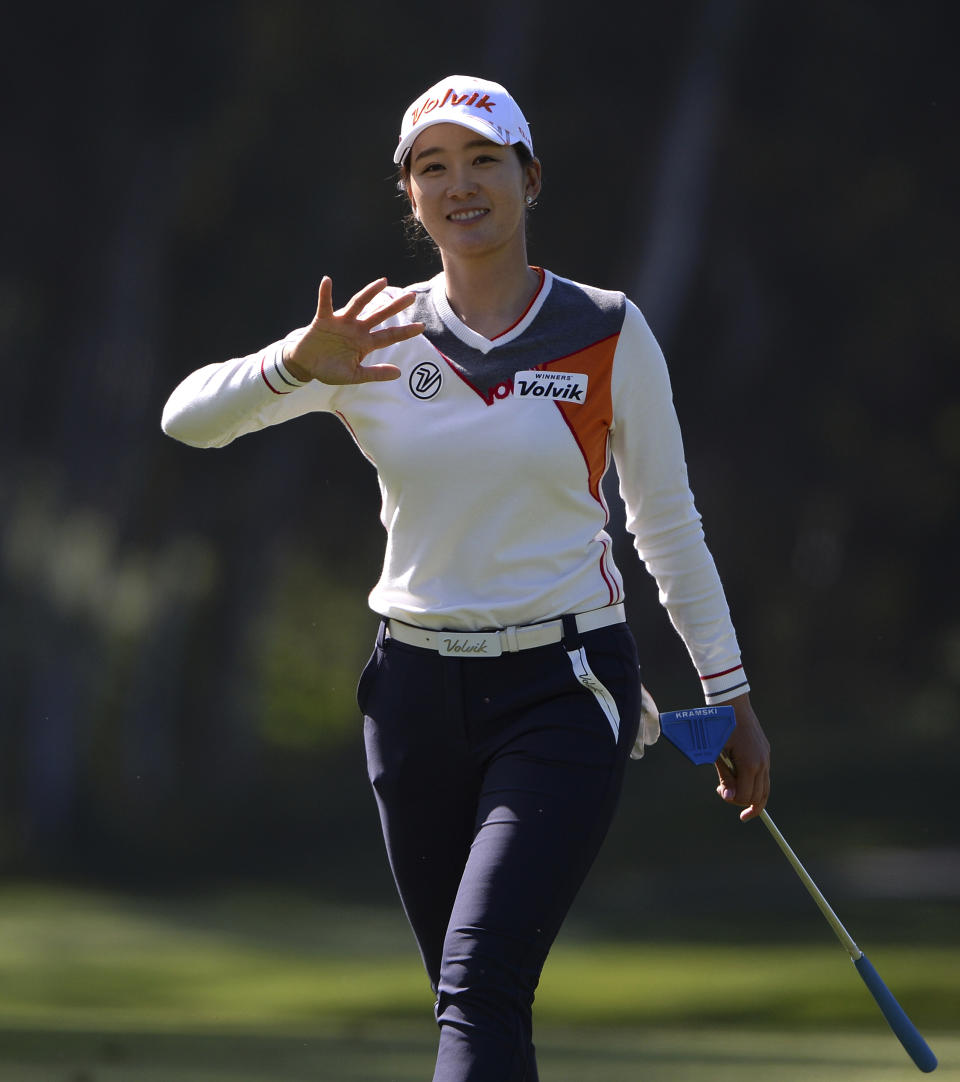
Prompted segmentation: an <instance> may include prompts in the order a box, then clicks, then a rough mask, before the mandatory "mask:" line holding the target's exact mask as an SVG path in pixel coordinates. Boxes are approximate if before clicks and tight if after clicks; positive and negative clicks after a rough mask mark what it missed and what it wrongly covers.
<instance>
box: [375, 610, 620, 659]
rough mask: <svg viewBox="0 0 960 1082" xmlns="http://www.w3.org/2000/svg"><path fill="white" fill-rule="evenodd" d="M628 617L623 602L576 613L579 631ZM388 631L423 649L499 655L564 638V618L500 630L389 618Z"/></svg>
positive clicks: (449, 654)
mask: <svg viewBox="0 0 960 1082" xmlns="http://www.w3.org/2000/svg"><path fill="white" fill-rule="evenodd" d="M626 618H627V614H626V611H625V609H624V607H623V605H609V606H607V607H606V608H604V609H593V610H591V611H590V612H580V613H577V617H576V620H577V630H578V631H595V630H596V629H597V628H599V627H610V626H611V625H612V624H622V623H624V621H625V620H626ZM387 631H388V632H389V635H390V638H391V639H396V640H397V642H402V643H406V644H407V646H420V647H423V649H424V650H436V651H437V653H439V654H443V655H444V656H446V657H499V656H500V655H501V654H502V653H504V652H506V653H515V652H516V651H517V650H532V649H533V648H534V647H535V646H549V645H550V644H551V643H555V642H560V641H561V640H562V639H563V621H562V620H546V621H545V622H544V623H542V624H526V625H525V626H523V627H504V628H501V629H500V630H499V631H427V630H426V628H422V627H414V626H413V625H412V624H404V623H401V622H400V621H399V620H388V621H387Z"/></svg>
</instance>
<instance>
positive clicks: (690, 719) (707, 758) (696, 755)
mask: <svg viewBox="0 0 960 1082" xmlns="http://www.w3.org/2000/svg"><path fill="white" fill-rule="evenodd" d="M736 723H737V722H736V717H735V715H734V712H733V707H732V706H697V707H692V708H691V709H689V710H668V711H664V712H662V713H661V714H660V731H661V732H662V733H663V735H664V736H665V737H666V738H667V740H669V741H670V743H671V744H673V745H674V747H676V748H678V749H679V750H680V751H681V752H683V754H684V755H685V756H686V757H687V758H688V759H690V760H691V762H694V763H697V764H701V765H702V764H704V763H715V762H716V761H717V760H718V759H719V760H721V761H722V762H723V763H724V764H725V765H726V766H727V768H728V769H729V770H730V771H732V772H733V773H734V774H736V768H735V766H734V764H733V762H732V761H731V759H730V757H729V756H728V755H727V754H726V752H725V751H724V747H725V745H726V743H727V740H728V739H729V738H730V734H731V733H732V732H733V730H734V728H735V726H736ZM760 820H761V821H762V822H763V825H764V826H765V827H766V828H767V830H769V831H770V834H771V835H772V836H773V840H774V841H775V842H776V843H777V845H778V846H779V847H780V850H781V852H782V853H783V855H784V856H785V857H786V858H787V860H788V861H789V862H790V865H791V867H792V868H793V870H794V871H795V872H796V873H797V875H798V876H799V877H800V882H801V883H803V885H804V886H805V887H806V888H807V891H808V892H809V894H810V897H811V898H813V900H814V901H815V902H816V903H817V907H818V908H819V910H820V912H821V913H822V914H823V915H824V917H825V918H826V920H827V923H828V924H829V925H830V927H831V928H832V929H833V932H834V934H835V935H836V937H837V939H839V940H840V942H841V943H842V944H843V946H844V948H845V949H846V951H847V953H848V954H849V955H850V960H851V961H852V962H853V964H854V966H855V967H856V970H857V972H858V973H859V974H860V977H861V978H862V980H863V983H864V984H865V985H866V986H867V988H868V989H869V991H870V994H871V995H872V996H873V998H874V999H875V1000H876V1002H877V1006H878V1007H879V1008H880V1011H881V1013H882V1014H883V1017H884V1018H885V1019H886V1020H887V1024H888V1025H889V1026H890V1028H891V1029H892V1030H893V1032H894V1034H895V1036H896V1037H897V1040H899V1042H900V1043H901V1044H902V1045H903V1047H904V1048H905V1049H906V1051H907V1055H909V1056H910V1058H911V1059H912V1060H913V1062H914V1063H915V1064H916V1065H917V1067H919V1068H920V1070H921V1071H923V1072H924V1073H925V1074H929V1072H930V1071H933V1070H934V1069H935V1068H936V1066H937V1057H936V1056H935V1055H934V1054H933V1051H932V1050H931V1048H930V1046H929V1045H928V1044H927V1042H926V1041H925V1040H924V1039H923V1037H921V1036H920V1033H919V1031H918V1030H917V1027H916V1026H915V1025H914V1024H913V1023H912V1022H911V1021H910V1019H909V1018H908V1017H907V1014H906V1012H905V1011H904V1009H903V1008H902V1007H901V1006H900V1004H899V1003H898V1002H897V1001H896V999H895V998H894V996H893V994H892V993H891V991H890V989H889V988H887V986H886V985H885V984H884V983H883V980H882V979H881V977H880V974H879V973H878V972H877V971H876V970H875V969H874V968H873V965H872V964H871V962H870V960H869V959H868V958H867V956H866V955H865V954H864V953H863V951H862V950H861V949H860V948H859V947H858V946H857V944H856V943H855V942H854V941H853V937H852V936H851V935H850V933H849V932H848V931H847V930H846V928H844V926H843V925H842V924H841V923H840V919H839V918H838V917H837V914H836V913H834V911H833V910H832V909H831V908H830V905H829V903H828V902H827V899H826V898H824V896H823V894H821V892H820V890H819V888H818V887H817V885H816V883H814V881H813V880H812V879H811V878H810V876H809V874H808V873H807V870H806V869H805V868H804V866H803V865H802V864H801V863H800V861H799V860H798V859H797V855H796V853H794V851H793V850H792V849H791V848H790V846H789V845H788V844H787V841H786V839H785V838H784V836H783V835H782V834H781V833H780V831H779V830H778V829H777V827H776V824H775V823H774V821H773V820H772V819H771V818H770V816H769V815H768V814H767V812H766V810H764V811H761V812H760Z"/></svg>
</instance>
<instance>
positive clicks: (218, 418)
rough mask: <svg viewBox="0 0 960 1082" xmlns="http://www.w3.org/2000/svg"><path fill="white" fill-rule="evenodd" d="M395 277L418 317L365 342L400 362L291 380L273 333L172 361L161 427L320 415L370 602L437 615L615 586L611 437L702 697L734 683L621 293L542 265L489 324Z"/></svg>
mask: <svg viewBox="0 0 960 1082" xmlns="http://www.w3.org/2000/svg"><path fill="white" fill-rule="evenodd" d="M411 288H412V289H413V290H414V291H415V292H416V294H417V300H416V302H415V304H413V305H412V306H411V307H410V308H408V309H407V310H405V311H404V312H403V313H401V314H400V315H399V316H397V317H394V320H395V321H403V322H406V321H422V322H423V323H425V325H426V329H425V331H424V333H423V334H422V335H419V336H417V337H416V338H413V339H410V340H408V341H406V342H401V343H398V344H397V345H394V346H390V347H387V348H386V349H383V350H381V351H378V352H377V353H376V354H375V355H374V356H373V357H372V358H371V359H372V360H374V361H376V362H377V363H391V364H394V365H396V366H397V367H398V368H399V369H400V370H401V373H402V375H401V378H400V379H397V380H393V381H388V382H376V383H366V384H359V385H351V386H329V385H325V384H322V383H320V382H318V381H316V380H314V381H311V382H310V383H307V384H303V383H301V382H300V381H298V380H296V379H295V378H294V377H293V376H292V375H291V374H290V372H288V371H287V369H286V368H285V367H284V365H283V360H282V350H283V345H284V341H286V339H285V340H283V341H280V342H276V343H274V344H273V345H270V346H267V348H266V349H263V350H261V351H260V352H258V353H254V354H251V355H250V356H247V357H242V358H239V359H236V360H231V361H226V362H223V363H221V364H212V365H207V366H206V367H204V368H200V369H198V370H197V371H195V372H194V373H192V374H191V375H190V376H188V377H187V378H186V379H185V380H184V381H183V382H182V383H181V384H180V385H179V386H178V387H177V388H176V390H175V391H174V392H173V394H172V395H171V397H170V399H169V401H168V402H167V406H166V409H165V410H164V415H163V429H164V431H165V432H166V433H167V434H168V435H170V436H173V437H174V438H175V439H178V440H181V441H183V442H185V443H188V444H191V445H194V446H197V447H222V446H224V445H226V444H228V443H230V442H231V441H232V440H234V439H235V438H236V437H237V436H241V435H243V434H245V433H248V432H252V431H255V430H257V429H260V428H264V427H266V426H268V425H273V424H278V423H279V422H281V421H285V420H288V419H289V418H291V417H297V416H301V415H303V414H306V413H310V412H326V413H334V414H336V415H337V416H338V417H339V418H340V419H341V421H343V423H344V424H345V425H346V426H347V427H348V429H349V430H350V433H351V434H352V436H353V438H354V440H355V441H356V443H357V444H358V446H359V447H360V449H361V451H362V452H363V453H364V455H366V457H367V458H368V459H369V460H370V461H371V462H372V463H373V465H374V466H375V467H376V470H377V475H378V478H379V483H380V490H381V495H382V511H381V516H380V517H381V522H382V523H383V526H384V528H385V529H386V531H387V544H386V553H385V557H384V563H383V572H382V574H381V577H380V581H379V582H378V583H377V585H376V586H375V587H374V589H373V591H372V593H371V594H370V606H371V608H372V609H373V610H374V611H375V612H377V613H380V614H381V615H383V616H387V617H394V618H396V619H399V620H402V621H404V622H406V623H409V624H415V625H419V626H421V627H425V628H430V629H438V630H439V629H445V628H448V629H451V630H474V631H476V630H483V629H490V628H499V627H509V626H513V625H523V624H530V623H535V622H538V621H541V620H546V619H550V618H553V617H556V616H558V615H560V614H562V613H567V612H585V611H587V610H590V609H597V608H601V607H603V606H607V605H613V604H617V603H619V602H620V601H622V600H623V580H622V578H621V575H620V572H619V571H618V569H617V567H616V566H615V564H614V562H613V558H612V545H611V539H610V536H609V535H608V533H607V532H606V528H605V527H606V524H607V519H608V514H607V507H606V504H605V501H604V496H603V490H602V488H601V480H602V477H603V474H604V472H605V470H606V468H607V466H608V465H609V461H610V455H611V454H612V455H613V457H614V460H615V461H616V464H617V471H618V473H619V476H620V489H621V494H622V496H623V499H624V503H625V506H626V512H627V528H628V529H629V530H630V532H631V533H632V534H633V536H634V539H635V545H636V549H637V552H638V553H639V555H640V558H641V559H642V560H643V561H644V563H645V564H646V566H647V569H648V570H649V571H650V573H651V574H652V575H653V576H654V578H655V579H656V581H657V584H658V586H659V590H660V600H661V602H662V603H663V604H664V606H665V607H666V609H667V611H668V613H669V616H670V619H671V621H672V622H673V625H674V627H675V628H676V629H677V631H678V632H679V634H680V636H681V637H682V639H683V641H684V643H685V645H686V647H687V650H688V651H689V653H690V656H691V659H692V661H693V664H694V666H695V667H696V669H697V672H698V674H699V676H700V678H701V682H702V686H703V691H704V696H705V698H706V701H707V702H708V703H716V702H722V701H724V700H726V699H729V698H732V697H733V696H735V695H739V694H741V693H742V692H744V691H746V690H748V685H747V683H746V677H745V675H744V671H743V668H742V666H741V663H740V651H739V647H738V645H737V640H736V635H735V632H734V629H733V625H732V623H731V620H730V616H729V610H728V608H727V604H726V600H725V598H724V593H723V587H722V585H721V583H720V579H719V576H718V574H717V571H716V567H715V564H714V561H713V558H712V556H711V554H710V552H709V550H708V548H707V546H706V543H705V541H704V536H703V530H702V528H701V524H700V516H699V514H698V513H697V510H696V507H695V505H694V500H693V495H692V493H691V491H690V487H689V484H688V480H687V470H686V463H685V461H684V454H683V445H682V441H681V437H680V429H679V425H678V423H677V417H676V413H675V410H674V407H673V400H672V394H671V389H670V381H669V377H668V374H667V369H666V364H665V362H664V359H663V354H662V353H661V351H660V348H659V346H658V345H657V342H656V340H655V339H654V337H653V334H652V333H651V331H650V329H649V327H648V326H647V324H646V321H645V320H644V318H643V316H642V315H641V313H640V311H639V310H638V309H637V308H636V307H635V306H634V305H633V304H632V303H631V302H630V301H628V300H627V299H626V298H625V297H624V296H623V294H620V293H611V292H606V291H602V290H597V289H594V288H591V287H588V286H583V285H580V284H577V283H574V282H571V281H568V280H566V279H563V278H559V277H557V276H555V275H553V274H551V273H550V272H544V274H543V284H542V287H541V289H540V291H539V293H538V294H537V296H536V298H535V299H534V301H533V303H532V304H531V306H530V308H529V309H528V310H527V311H526V313H525V314H524V315H523V317H522V318H521V319H520V320H519V321H518V322H517V323H516V324H515V325H514V326H513V327H511V328H510V329H509V330H507V331H506V332H504V333H503V334H501V335H499V336H498V337H497V338H495V339H492V340H490V339H486V338H484V337H483V336H482V335H479V334H477V333H476V332H475V331H473V330H471V329H470V328H469V327H467V326H466V325H465V324H464V323H462V322H461V321H460V320H459V319H458V318H457V316H456V315H455V314H454V313H453V311H452V309H451V308H450V305H449V303H448V301H447V298H446V294H445V290H444V280H443V275H442V274H441V275H438V276H437V277H436V278H434V279H433V280H432V281H431V282H427V283H423V284H420V285H416V286H413V287H411ZM400 292H406V291H401V290H396V289H393V288H389V289H387V290H386V291H385V293H386V295H387V296H395V295H397V294H399V293H400ZM384 300H385V297H384V296H381V297H380V298H378V299H377V301H376V302H375V305H376V306H378V307H379V306H380V305H382V304H383V303H384ZM385 325H388V324H385ZM302 333H303V332H302V331H295V332H293V335H291V336H290V337H292V336H294V335H298V334H302Z"/></svg>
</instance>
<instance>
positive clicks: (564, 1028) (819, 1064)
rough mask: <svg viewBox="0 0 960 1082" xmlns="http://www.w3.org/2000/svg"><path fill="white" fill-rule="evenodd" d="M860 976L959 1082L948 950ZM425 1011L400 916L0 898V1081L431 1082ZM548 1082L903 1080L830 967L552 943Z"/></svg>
mask: <svg viewBox="0 0 960 1082" xmlns="http://www.w3.org/2000/svg"><path fill="white" fill-rule="evenodd" d="M870 956H871V959H872V960H873V962H874V964H875V965H876V966H877V968H878V969H879V970H880V972H881V974H882V975H883V977H884V979H885V980H886V982H887V983H888V984H889V986H890V987H891V989H892V990H893V992H894V994H895V995H896V996H897V997H898V999H899V1000H900V1002H901V1003H902V1004H903V1006H904V1008H905V1009H906V1010H907V1012H908V1013H909V1014H910V1015H911V1017H912V1018H913V1020H914V1021H915V1022H916V1023H917V1025H918V1026H919V1028H920V1029H921V1031H922V1032H923V1033H924V1034H925V1035H926V1036H927V1038H928V1040H929V1041H930V1043H931V1045H932V1046H933V1048H934V1051H935V1052H937V1054H938V1055H939V1056H940V1059H941V1069H940V1071H939V1072H938V1074H937V1077H938V1078H941V1079H956V1080H960V1037H958V1036H957V1023H958V1020H960V949H958V948H957V947H950V948H943V949H935V948H932V947H929V946H927V947H923V948H917V949H909V948H907V947H904V946H902V945H898V946H887V947H872V949H871V951H870ZM431 1006H432V1003H431V994H430V991H429V988H428V987H427V983H426V979H425V977H424V976H423V974H422V972H421V969H420V965H419V961H418V958H417V955H416V951H415V948H414V945H413V941H412V938H411V936H410V933H409V931H408V930H407V928H406V926H405V924H404V922H403V919H402V916H401V915H400V914H399V911H394V910H392V909H386V910H380V909H368V908H364V907H343V906H329V905H323V904H320V903H318V902H316V901H315V900H314V899H311V898H309V897H308V896H305V895H302V894H284V893H280V892H275V891H274V892H267V891H260V892H256V891H245V892H239V893H238V892H232V893H223V894H214V895H209V896H206V897H204V898H183V899H176V898H167V899H157V898H138V897H125V896H119V895H108V894H100V893H96V892H89V891H77V890H73V891H65V890H56V889H52V888H50V889H47V888H36V887H29V886H21V887H7V888H5V889H4V890H2V891H0V1082H40V1080H41V1079H42V1080H43V1082H47V1080H50V1082H115V1080H116V1082H119V1080H121V1079H122V1080H123V1082H153V1080H155V1079H156V1080H158V1082H159V1080H160V1079H165V1080H167V1082H194V1080H197V1082H200V1080H201V1079H202V1080H204V1082H218V1080H219V1079H227V1078H229V1079H230V1080H231V1082H266V1080H268V1079H269V1080H270V1082H298V1080H300V1079H303V1080H304V1082H306V1080H308V1079H309V1080H311V1082H313V1080H323V1082H327V1080H329V1082H339V1080H343V1082H354V1080H360V1079H369V1080H371V1082H373V1080H378V1082H381V1080H382V1082H385V1080H388V1079H395V1080H397V1082H402V1080H406V1079H411V1080H412V1079H419V1080H425V1079H428V1078H429V1077H430V1075H431V1070H432V1068H431V1062H432V1057H433V1048H434V1042H435V1032H434V1026H433V1023H432V1019H431ZM537 1021H538V1030H537V1033H538V1047H539V1048H540V1058H541V1066H542V1071H541V1073H542V1076H543V1077H544V1079H545V1082H614V1080H617V1082H619V1080H621V1079H634V1078H636V1079H652V1080H655V1082H672V1080H674V1079H676V1080H686V1079H694V1078H706V1077H709V1078H710V1079H711V1080H712V1082H716V1080H721V1082H723V1080H725V1079H728V1078H729V1079H730V1080H733V1079H735V1078H736V1079H737V1080H738V1082H739V1080H741V1079H746V1080H750V1082H754V1080H755V1082H760V1080H761V1079H763V1080H767V1079H778V1080H779V1079H783V1080H785V1082H786V1080H789V1082H798V1080H801V1079H814V1078H816V1079H820V1080H826V1082H830V1080H832V1079H837V1078H842V1079H857V1080H858V1079H863V1080H864V1082H866V1080H867V1079H871V1080H876V1079H887V1078H889V1079H894V1078H909V1077H915V1076H916V1075H917V1072H916V1070H915V1069H914V1068H913V1067H912V1065H911V1064H910V1062H909V1060H908V1059H907V1057H906V1054H905V1053H904V1052H903V1051H902V1050H901V1048H900V1046H899V1045H898V1044H897V1042H896V1040H895V1038H893V1036H892V1035H891V1034H890V1033H889V1031H888V1030H887V1028H886V1026H885V1024H884V1022H883V1019H882V1017H881V1016H880V1015H879V1012H878V1011H877V1009H876V1006H875V1005H874V1003H873V1001H872V999H871V998H870V997H869V995H868V993H867V991H866V989H865V988H864V987H863V985H862V983H861V981H860V979H859V977H858V976H857V974H856V972H855V970H854V968H853V966H852V965H851V964H850V962H849V960H848V959H847V957H846V954H845V952H844V951H843V950H842V949H841V948H840V947H839V946H837V945H836V944H835V943H834V942H833V939H832V937H831V936H830V934H829V932H828V931H825V934H824V938H823V941H822V942H817V943H815V944H812V945H810V944H807V945H805V944H798V945H792V946H787V947H780V948H775V947H769V946H762V947H761V946H757V945H750V946H746V945H738V944H726V943H723V944H714V945H710V946H707V945H689V944H674V943H654V944H651V943H644V942H632V943H604V942H593V941H584V940H579V939H577V938H576V937H575V936H573V935H571V936H568V937H566V938H565V939H562V940H561V942H560V943H558V945H557V947H556V948H555V951H554V953H553V955H552V956H551V959H550V961H549V963H548V966H547V969H546V971H545V973H544V978H543V981H542V984H541V989H540V991H539V992H538V996H537Z"/></svg>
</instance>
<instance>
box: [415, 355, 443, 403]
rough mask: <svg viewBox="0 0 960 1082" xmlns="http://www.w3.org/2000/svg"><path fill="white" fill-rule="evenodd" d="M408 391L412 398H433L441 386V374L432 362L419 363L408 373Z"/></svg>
mask: <svg viewBox="0 0 960 1082" xmlns="http://www.w3.org/2000/svg"><path fill="white" fill-rule="evenodd" d="M409 384H410V390H411V391H412V392H413V396H414V398H419V399H422V400H424V401H425V400H426V399H428V398H433V397H434V396H435V395H436V394H437V392H438V391H439V390H440V388H441V387H442V386H443V373H442V372H441V371H440V368H439V367H438V366H437V365H435V364H434V363H433V361H421V362H420V363H419V364H418V365H417V367H416V368H414V370H413V371H412V372H411V373H410V380H409Z"/></svg>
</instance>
